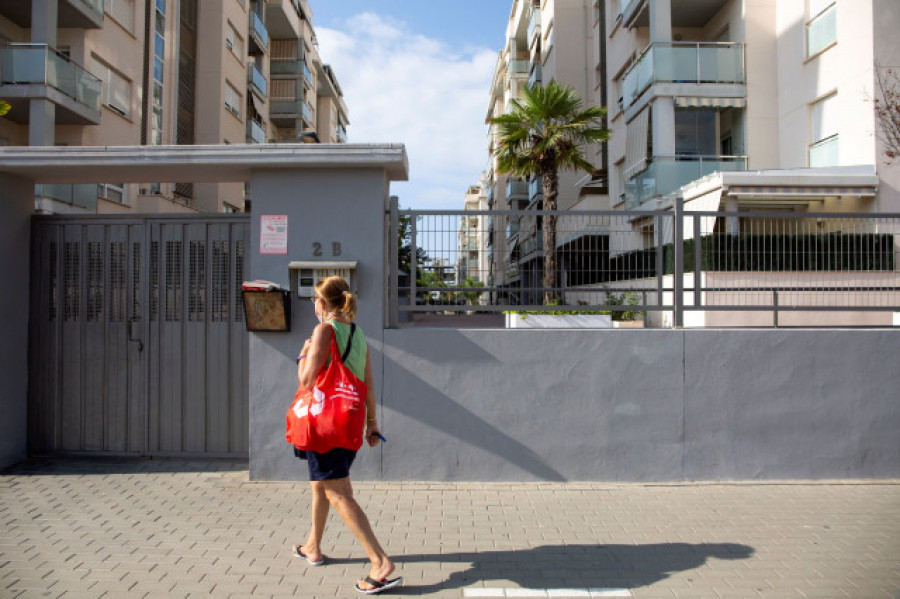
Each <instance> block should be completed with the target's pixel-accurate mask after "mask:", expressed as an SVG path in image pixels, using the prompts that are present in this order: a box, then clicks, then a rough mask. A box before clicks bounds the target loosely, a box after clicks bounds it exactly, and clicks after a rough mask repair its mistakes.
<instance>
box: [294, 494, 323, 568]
mask: <svg viewBox="0 0 900 599" xmlns="http://www.w3.org/2000/svg"><path fill="white" fill-rule="evenodd" d="M309 486H310V488H311V489H312V507H311V510H312V523H311V524H310V527H309V536H307V538H306V544H304V545H302V546H301V547H300V550H301V551H302V552H303V554H304V555H306V556H307V557H308V558H309V559H310V561H313V562H317V561H319V560H321V559H322V535H323V534H324V533H325V524H326V522H327V521H328V505H329V504H328V498H327V497H326V496H325V485H324V483H323V482H322V481H317V480H311V481H309Z"/></svg>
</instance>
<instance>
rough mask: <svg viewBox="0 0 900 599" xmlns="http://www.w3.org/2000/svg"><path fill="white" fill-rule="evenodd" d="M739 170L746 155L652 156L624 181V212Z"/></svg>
mask: <svg viewBox="0 0 900 599" xmlns="http://www.w3.org/2000/svg"><path fill="white" fill-rule="evenodd" d="M743 170H747V157H746V156H654V157H653V161H652V162H651V163H650V165H649V166H648V167H647V168H646V169H645V170H643V171H641V172H640V173H638V174H636V175H635V176H633V177H631V178H630V179H629V180H628V181H626V183H625V209H626V210H631V209H634V208H637V207H638V206H640V205H641V204H643V203H644V202H646V201H647V200H650V199H652V198H656V197H660V196H664V195H666V194H669V193H672V192H673V191H675V190H676V189H678V188H679V187H681V186H682V185H687V184H688V183H690V182H691V181H695V180H697V179H699V178H700V177H705V176H706V175H709V174H712V173H715V172H722V171H743Z"/></svg>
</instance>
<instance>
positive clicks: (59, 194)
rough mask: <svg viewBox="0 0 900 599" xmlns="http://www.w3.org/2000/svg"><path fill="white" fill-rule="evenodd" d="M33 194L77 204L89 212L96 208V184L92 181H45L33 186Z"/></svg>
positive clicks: (73, 204) (71, 204)
mask: <svg viewBox="0 0 900 599" xmlns="http://www.w3.org/2000/svg"><path fill="white" fill-rule="evenodd" d="M35 195H37V196H39V197H42V198H47V199H51V200H55V201H57V202H60V203H62V204H69V205H70V206H78V207H80V208H84V209H86V210H88V211H91V212H96V210H97V185H96V184H93V183H80V184H77V185H72V184H68V183H45V184H43V185H37V186H35Z"/></svg>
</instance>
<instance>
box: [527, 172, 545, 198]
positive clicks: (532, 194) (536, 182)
mask: <svg viewBox="0 0 900 599" xmlns="http://www.w3.org/2000/svg"><path fill="white" fill-rule="evenodd" d="M542 199H544V178H543V177H534V178H533V179H532V180H531V181H529V182H528V201H529V202H539V201H541V200H542Z"/></svg>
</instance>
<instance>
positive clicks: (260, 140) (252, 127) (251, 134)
mask: <svg viewBox="0 0 900 599" xmlns="http://www.w3.org/2000/svg"><path fill="white" fill-rule="evenodd" d="M247 142H249V143H254V144H264V143H266V130H265V128H264V127H263V126H262V124H261V123H257V122H256V121H254V120H253V119H247Z"/></svg>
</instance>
